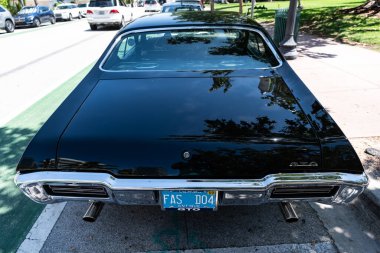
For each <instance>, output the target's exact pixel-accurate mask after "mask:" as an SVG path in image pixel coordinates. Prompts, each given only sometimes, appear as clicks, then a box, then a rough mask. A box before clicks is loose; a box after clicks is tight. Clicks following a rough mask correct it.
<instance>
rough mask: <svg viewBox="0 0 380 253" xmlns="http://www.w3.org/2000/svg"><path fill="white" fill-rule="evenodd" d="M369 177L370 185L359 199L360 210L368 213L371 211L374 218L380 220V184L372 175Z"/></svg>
mask: <svg viewBox="0 0 380 253" xmlns="http://www.w3.org/2000/svg"><path fill="white" fill-rule="evenodd" d="M367 176H368V179H369V185H368V187H367V189H365V190H364V192H363V193H362V194H361V195H360V196H359V198H358V199H359V201H360V202H361V205H360V208H361V209H363V211H365V212H367V213H368V211H370V212H371V213H372V215H373V216H374V217H376V218H377V219H379V220H380V183H379V182H377V180H375V179H374V178H373V177H371V176H370V175H367Z"/></svg>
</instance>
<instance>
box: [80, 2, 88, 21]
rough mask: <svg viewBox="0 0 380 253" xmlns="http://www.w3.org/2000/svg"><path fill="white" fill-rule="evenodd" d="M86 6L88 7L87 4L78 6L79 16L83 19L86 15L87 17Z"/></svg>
mask: <svg viewBox="0 0 380 253" xmlns="http://www.w3.org/2000/svg"><path fill="white" fill-rule="evenodd" d="M88 5H89V3H85V4H78V8H79V10H80V14H81V15H82V17H83V18H85V17H86V15H87V9H88Z"/></svg>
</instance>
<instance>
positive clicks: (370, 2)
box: [341, 0, 380, 16]
mask: <svg viewBox="0 0 380 253" xmlns="http://www.w3.org/2000/svg"><path fill="white" fill-rule="evenodd" d="M341 12H342V13H350V14H367V15H369V16H374V15H376V14H378V13H379V12H380V0H367V2H365V3H364V4H361V5H359V6H356V7H354V8H349V9H344V10H341Z"/></svg>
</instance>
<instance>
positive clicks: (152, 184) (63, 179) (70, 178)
mask: <svg viewBox="0 0 380 253" xmlns="http://www.w3.org/2000/svg"><path fill="white" fill-rule="evenodd" d="M15 183H16V185H17V186H20V185H27V184H31V183H65V184H97V185H103V186H106V187H108V188H110V189H112V190H165V189H167V190H175V189H181V190H199V189H209V190H265V189H268V188H270V187H272V186H274V185H298V184H302V185H307V184H317V185H318V184H328V185H331V184H345V185H351V186H366V185H367V184H368V179H367V176H366V175H365V173H363V174H349V173H333V172H326V173H292V174H290V173H283V174H282V173H280V174H274V175H268V176H266V177H264V178H263V179H131V178H115V177H113V176H112V175H110V174H107V173H96V172H50V171H46V172H33V173H27V174H20V173H17V175H16V177H15Z"/></svg>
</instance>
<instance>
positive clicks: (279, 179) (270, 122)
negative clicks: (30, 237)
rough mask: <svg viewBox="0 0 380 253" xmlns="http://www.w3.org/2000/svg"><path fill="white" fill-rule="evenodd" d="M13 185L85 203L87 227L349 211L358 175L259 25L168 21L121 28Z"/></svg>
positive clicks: (42, 198)
mask: <svg viewBox="0 0 380 253" xmlns="http://www.w3.org/2000/svg"><path fill="white" fill-rule="evenodd" d="M15 182H16V184H17V185H18V187H19V188H20V189H21V190H22V191H23V192H24V193H25V194H26V195H27V196H29V197H30V198H31V199H32V200H34V201H36V202H39V203H53V202H58V201H68V200H82V201H88V200H91V201H94V202H93V204H92V205H91V208H90V209H89V210H90V214H91V215H89V217H90V218H88V217H87V218H88V220H94V219H95V218H96V217H94V216H96V215H94V214H97V213H99V211H100V208H101V206H102V205H103V203H117V204H122V205H161V207H162V208H163V209H175V210H180V211H183V210H190V211H199V210H202V209H209V210H210V209H211V210H216V209H217V208H218V207H220V206H225V205H254V204H262V203H268V202H284V203H288V202H289V201H293V200H302V201H326V202H329V203H345V202H349V201H351V200H353V199H354V198H355V197H357V196H358V195H359V194H360V193H361V192H362V191H363V189H364V188H365V187H366V185H367V177H366V175H365V173H364V171H363V167H362V165H361V163H360V161H359V159H358V157H357V155H356V153H355V151H354V149H353V148H352V146H351V145H350V143H349V141H348V140H347V138H346V137H345V136H344V134H343V133H342V131H341V130H340V128H339V127H338V126H337V124H336V123H335V122H334V120H333V119H332V118H331V117H330V115H329V114H328V112H327V111H326V110H325V109H324V108H323V106H322V105H321V104H320V103H319V102H318V100H317V99H316V98H315V97H314V96H313V94H312V93H311V92H310V91H309V89H308V88H307V87H306V86H305V84H304V83H303V82H302V81H301V80H300V79H299V78H298V76H297V75H296V74H295V73H294V71H293V70H292V68H291V67H290V66H289V65H288V63H287V62H286V60H285V59H284V58H283V57H282V56H281V54H280V52H279V51H278V50H277V48H276V47H275V45H274V43H273V42H272V40H271V39H270V37H269V35H268V34H267V33H266V32H265V30H264V29H263V28H262V27H261V26H260V25H259V24H257V23H256V22H254V21H252V20H250V19H247V18H245V17H241V16H238V15H236V14H234V13H228V12H219V13H218V12H217V13H210V12H178V13H163V14H158V15H152V16H146V17H142V18H139V19H136V20H135V21H133V22H131V23H129V24H128V25H127V26H125V27H124V28H123V29H121V31H119V33H118V34H117V35H116V36H115V38H114V39H113V40H112V41H111V43H110V45H109V46H108V48H107V49H106V51H105V52H104V53H103V55H102V56H101V58H100V59H99V61H98V62H97V63H96V65H95V66H94V67H93V69H92V70H91V71H90V72H89V74H88V75H87V76H86V77H85V78H84V80H83V81H82V82H81V83H80V84H79V85H78V86H77V87H76V89H75V90H74V91H73V92H72V93H71V94H70V96H69V97H68V98H67V99H66V100H65V102H64V103H63V104H62V105H61V106H60V107H59V108H58V109H57V110H56V112H55V113H54V114H53V115H52V116H51V118H50V119H49V120H48V121H47V122H46V123H45V124H44V126H43V127H42V128H41V130H40V131H39V132H38V134H37V135H36V136H35V137H34V139H33V140H32V142H31V143H30V144H29V146H28V148H27V149H26V151H25V153H24V155H23V157H22V159H21V161H20V163H19V164H18V166H17V176H16V178H15Z"/></svg>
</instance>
